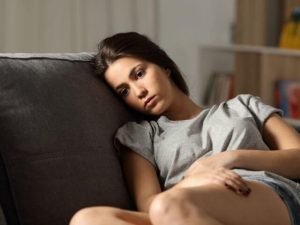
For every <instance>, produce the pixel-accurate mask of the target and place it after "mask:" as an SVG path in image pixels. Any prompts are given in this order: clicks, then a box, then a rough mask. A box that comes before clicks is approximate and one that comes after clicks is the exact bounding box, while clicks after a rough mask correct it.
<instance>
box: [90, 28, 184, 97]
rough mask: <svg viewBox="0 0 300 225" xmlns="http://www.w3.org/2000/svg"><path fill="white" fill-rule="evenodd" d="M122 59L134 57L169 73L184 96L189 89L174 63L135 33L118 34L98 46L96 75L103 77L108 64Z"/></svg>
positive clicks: (147, 40)
mask: <svg viewBox="0 0 300 225" xmlns="http://www.w3.org/2000/svg"><path fill="white" fill-rule="evenodd" d="M123 57H134V58H138V59H142V60H145V61H148V62H151V63H154V64H156V65H158V66H160V67H161V68H164V69H169V70H170V71H171V74H170V77H171V79H172V80H173V82H174V83H175V84H176V86H177V87H178V88H179V89H180V90H181V91H182V92H183V93H185V94H186V95H189V89H188V87H187V84H186V82H185V80H184V79H183V75H182V73H181V72H180V70H179V68H178V66H177V65H176V63H175V62H174V61H173V60H172V59H171V58H170V57H169V56H168V55H167V53H166V52H165V51H164V50H162V49H161V48H160V47H159V46H158V45H156V44H155V43H154V42H152V41H151V40H150V39H149V38H148V37H146V36H145V35H141V34H139V33H137V32H126V33H118V34H115V35H113V36H111V37H107V38H105V39H104V40H102V41H101V42H100V43H99V44H98V53H97V55H96V57H95V66H96V73H97V74H99V75H100V76H102V77H104V73H105V72H106V70H107V68H108V67H109V65H110V64H112V63H113V62H114V61H116V60H117V59H120V58H123Z"/></svg>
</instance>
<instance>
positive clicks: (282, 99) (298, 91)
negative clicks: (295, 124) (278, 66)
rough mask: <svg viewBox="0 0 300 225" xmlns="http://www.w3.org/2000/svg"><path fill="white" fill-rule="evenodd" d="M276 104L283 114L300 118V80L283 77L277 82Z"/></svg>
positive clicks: (292, 117)
mask: <svg viewBox="0 0 300 225" xmlns="http://www.w3.org/2000/svg"><path fill="white" fill-rule="evenodd" d="M275 104H276V107H278V108H280V109H281V110H282V111H283V116H284V117H287V118H291V119H300V80H289V79H282V80H278V81H277V82H276V86H275Z"/></svg>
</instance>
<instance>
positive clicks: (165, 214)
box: [149, 181, 291, 225]
mask: <svg viewBox="0 0 300 225" xmlns="http://www.w3.org/2000/svg"><path fill="white" fill-rule="evenodd" d="M247 183H248V185H249V187H250V188H251V189H252V192H251V194H250V195H249V196H248V197H244V196H241V195H238V194H236V193H234V192H233V191H231V190H229V189H227V188H225V187H223V186H221V185H216V184H211V185H205V186H198V187H197V186H192V187H185V188H171V189H169V190H168V191H166V192H163V193H161V194H159V195H158V196H157V197H156V198H155V199H154V200H153V202H152V204H151V206H150V213H149V214H150V220H151V221H152V223H153V225H169V224H172V225H186V224H189V225H225V224H226V225H241V224H243V225H253V224H255V225H283V224H285V225H289V224H291V222H290V218H289V215H288V210H287V207H286V206H285V204H284V203H283V201H282V200H281V198H280V197H279V196H278V195H277V193H275V192H274V191H273V190H272V189H271V188H270V187H268V186H266V185H264V184H261V183H258V182H251V181H250V182H248V181H247Z"/></svg>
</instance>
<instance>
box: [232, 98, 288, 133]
mask: <svg viewBox="0 0 300 225" xmlns="http://www.w3.org/2000/svg"><path fill="white" fill-rule="evenodd" d="M238 98H240V100H241V101H242V102H243V103H244V104H245V106H246V107H247V109H248V110H249V112H250V113H251V114H252V116H253V118H254V120H255V122H256V124H257V126H258V128H259V130H260V131H262V129H263V126H264V123H265V121H266V120H267V119H268V118H269V116H270V115H271V114H273V113H278V114H279V115H280V116H282V115H283V112H282V110H280V109H277V108H274V107H272V106H270V105H266V104H265V103H263V102H262V101H261V99H260V97H257V96H253V95H239V96H238Z"/></svg>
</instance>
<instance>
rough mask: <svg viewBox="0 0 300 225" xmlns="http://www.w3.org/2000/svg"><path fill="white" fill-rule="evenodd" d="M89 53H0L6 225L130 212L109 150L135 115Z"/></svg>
mask: <svg viewBox="0 0 300 225" xmlns="http://www.w3.org/2000/svg"><path fill="white" fill-rule="evenodd" d="M92 59H93V54H89V53H71V54H29V53H28V54H0V157H1V158H0V203H1V205H2V207H3V212H4V214H5V217H6V220H7V223H8V225H15V224H16V225H19V224H22V225H53V224H55V225H66V224H68V221H69V220H70V218H71V216H72V215H73V213H75V212H76V211H77V210H79V209H80V208H83V207H87V206H95V205H110V206H117V207H122V208H132V204H131V201H130V198H129V195H128V192H127V189H126V186H125V182H124V178H123V175H122V171H121V166H120V163H119V159H118V157H117V154H116V152H115V150H114V149H113V146H112V137H113V134H114V132H115V131H116V129H117V128H118V127H119V126H120V125H121V124H123V123H124V122H125V121H127V120H130V119H132V113H131V112H130V111H128V109H127V108H126V107H125V106H124V104H123V103H121V102H120V101H119V100H118V99H117V98H116V96H115V95H114V94H113V93H112V91H111V90H110V89H109V88H108V87H107V86H106V85H105V84H104V83H103V81H102V80H101V79H99V78H98V77H96V76H95V74H94V68H93V66H92V63H91V60H92Z"/></svg>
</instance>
